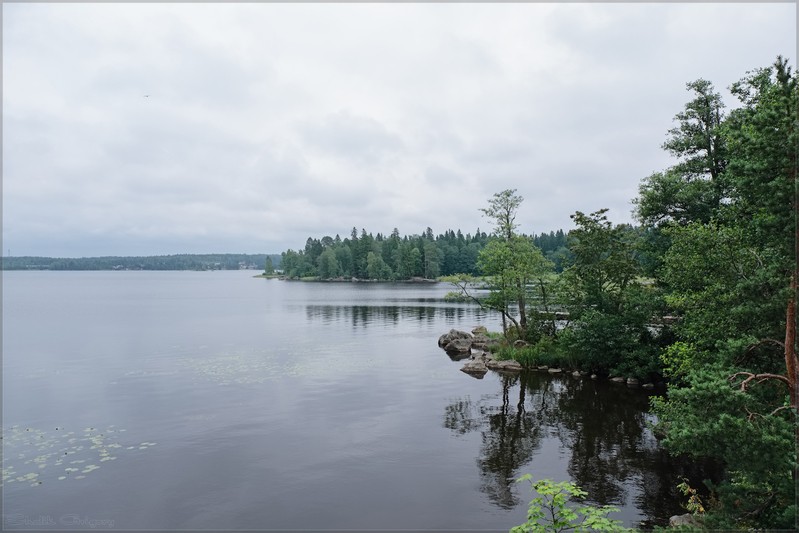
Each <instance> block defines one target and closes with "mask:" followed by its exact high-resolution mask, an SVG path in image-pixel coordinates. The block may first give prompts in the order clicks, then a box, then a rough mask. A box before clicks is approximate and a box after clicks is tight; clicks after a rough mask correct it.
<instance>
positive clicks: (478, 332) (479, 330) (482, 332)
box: [472, 326, 488, 335]
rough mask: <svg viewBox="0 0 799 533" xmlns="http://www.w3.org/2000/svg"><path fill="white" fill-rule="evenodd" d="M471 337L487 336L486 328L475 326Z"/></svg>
mask: <svg viewBox="0 0 799 533" xmlns="http://www.w3.org/2000/svg"><path fill="white" fill-rule="evenodd" d="M472 335H488V328H486V327H485V326H477V327H475V328H473V329H472Z"/></svg>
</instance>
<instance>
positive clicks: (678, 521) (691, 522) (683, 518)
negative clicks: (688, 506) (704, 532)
mask: <svg viewBox="0 0 799 533" xmlns="http://www.w3.org/2000/svg"><path fill="white" fill-rule="evenodd" d="M684 526H687V527H693V528H699V527H700V526H701V525H700V524H699V521H698V520H697V519H696V518H695V517H694V515H692V514H690V513H686V514H678V515H674V516H672V517H671V518H669V527H684Z"/></svg>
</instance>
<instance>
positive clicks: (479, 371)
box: [461, 360, 488, 379]
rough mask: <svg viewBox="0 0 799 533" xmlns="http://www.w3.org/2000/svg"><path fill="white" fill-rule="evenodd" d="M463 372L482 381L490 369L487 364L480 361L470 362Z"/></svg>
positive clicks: (464, 366) (462, 369)
mask: <svg viewBox="0 0 799 533" xmlns="http://www.w3.org/2000/svg"><path fill="white" fill-rule="evenodd" d="M461 372H466V373H467V374H469V375H470V376H473V377H476V378H478V379H482V378H483V376H485V374H486V372H488V368H487V367H486V365H485V363H483V362H482V361H479V360H474V361H469V362H468V363H466V364H465V365H463V368H461Z"/></svg>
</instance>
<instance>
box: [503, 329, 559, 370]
mask: <svg viewBox="0 0 799 533" xmlns="http://www.w3.org/2000/svg"><path fill="white" fill-rule="evenodd" d="M497 359H499V360H503V359H513V360H514V361H518V362H519V363H520V364H521V365H522V366H523V367H525V368H532V367H536V366H552V367H566V368H571V367H572V366H573V360H572V359H571V358H569V357H567V356H565V355H564V354H562V353H561V351H560V350H559V347H558V345H557V343H556V342H555V340H554V339H553V338H552V337H548V336H542V337H541V338H540V339H538V341H537V342H536V343H535V344H532V345H530V346H524V347H522V348H516V347H513V346H509V345H505V346H502V347H500V349H499V350H498V351H497Z"/></svg>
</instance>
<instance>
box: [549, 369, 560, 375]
mask: <svg viewBox="0 0 799 533" xmlns="http://www.w3.org/2000/svg"><path fill="white" fill-rule="evenodd" d="M548 372H549V373H550V374H560V373H561V372H563V370H561V369H560V368H550V369H549V370H548Z"/></svg>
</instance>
